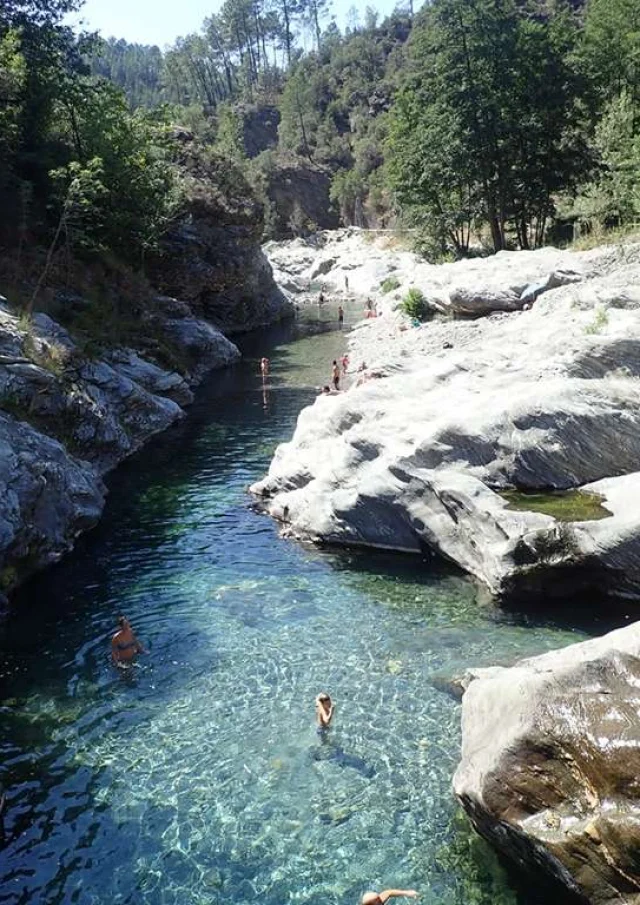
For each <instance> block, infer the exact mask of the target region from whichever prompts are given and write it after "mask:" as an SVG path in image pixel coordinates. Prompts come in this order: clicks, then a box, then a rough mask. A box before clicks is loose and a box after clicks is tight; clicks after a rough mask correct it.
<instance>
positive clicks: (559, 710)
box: [453, 623, 640, 905]
mask: <svg viewBox="0 0 640 905" xmlns="http://www.w3.org/2000/svg"><path fill="white" fill-rule="evenodd" d="M467 681H468V685H467V687H466V691H465V693H464V697H463V701H462V735H463V741H462V759H461V762H460V765H459V767H458V769H457V771H456V774H455V777H454V780H453V787H454V791H455V794H456V796H457V797H458V799H459V801H460V803H461V804H462V806H463V808H464V809H465V811H466V812H467V814H468V815H469V817H470V818H471V820H472V822H473V824H474V826H475V828H476V829H477V830H478V832H480V833H481V834H482V835H483V836H484V837H485V838H486V839H487V840H489V842H490V843H491V844H492V845H494V846H495V847H496V848H497V849H498V850H499V851H500V852H502V853H503V854H504V855H506V856H507V857H509V858H510V859H511V860H512V861H514V862H515V863H516V864H517V865H518V866H519V867H520V868H524V869H527V870H529V871H530V872H532V873H533V874H534V875H539V874H540V872H543V873H545V874H546V875H547V876H548V877H549V878H550V879H552V880H553V881H555V882H556V883H557V884H558V885H559V886H561V887H564V888H565V890H569V891H571V892H572V893H576V894H578V895H579V896H580V897H581V898H582V899H583V900H586V901H588V902H591V903H593V905H609V903H611V905H614V903H615V905H619V903H625V905H637V902H638V901H639V900H640V860H639V859H638V850H639V849H640V747H639V746H638V736H639V730H640V726H639V718H638V713H639V712H640V691H639V689H640V623H636V624H635V625H632V626H630V627H629V628H625V629H620V630H618V631H615V632H611V633H610V634H608V635H605V636H604V637H602V638H598V639H596V640H593V641H586V642H584V643H582V644H575V645H571V646H570V647H568V648H565V649H564V650H558V651H552V652H551V653H548V654H544V655H543V656H540V657H534V658H532V659H527V660H523V661H521V662H520V663H518V664H516V665H515V666H513V667H511V668H493V669H477V670H474V672H473V674H472V675H471V676H470V677H469V678H468V680H467ZM465 684H466V683H465Z"/></svg>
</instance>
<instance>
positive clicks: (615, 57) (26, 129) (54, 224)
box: [0, 0, 640, 267]
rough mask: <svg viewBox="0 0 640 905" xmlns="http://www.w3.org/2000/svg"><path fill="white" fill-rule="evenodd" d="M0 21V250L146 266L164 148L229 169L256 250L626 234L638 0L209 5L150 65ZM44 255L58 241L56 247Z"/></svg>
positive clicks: (24, 15) (466, 244) (637, 77)
mask: <svg viewBox="0 0 640 905" xmlns="http://www.w3.org/2000/svg"><path fill="white" fill-rule="evenodd" d="M78 5H80V0H10V2H5V3H4V5H3V7H2V10H1V11H0V166H1V175H0V195H1V197H0V202H2V203H3V209H4V210H6V211H8V212H9V216H8V217H5V218H3V222H2V224H1V226H0V229H1V230H2V241H3V243H4V244H5V245H6V244H14V245H17V246H18V247H23V246H24V245H25V243H27V242H28V240H31V239H32V238H34V237H36V238H37V239H38V240H39V241H45V242H49V241H52V240H54V239H56V242H57V243H60V242H61V241H62V240H64V242H66V243H67V244H68V245H69V247H71V248H72V249H73V250H74V251H81V252H83V253H90V252H92V251H96V250H100V251H103V250H105V249H106V250H108V251H109V252H111V253H113V254H115V255H116V256H117V257H118V258H123V259H125V260H126V261H127V262H128V263H129V264H130V265H131V266H134V267H141V266H143V264H144V258H145V255H146V254H147V252H148V250H149V249H152V248H153V247H154V245H155V244H156V243H157V241H158V239H159V237H160V236H161V235H162V234H163V231H164V230H166V229H167V228H168V225H169V224H170V223H171V220H172V218H173V217H174V216H175V214H176V211H177V210H179V208H180V204H181V192H182V186H181V182H180V177H179V173H178V172H177V170H176V168H175V166H174V157H175V150H174V147H173V143H172V138H171V136H172V135H173V134H175V132H176V127H179V128H178V132H179V134H181V135H182V136H183V138H186V139H187V140H192V139H193V140H195V141H197V142H198V143H199V145H200V147H201V148H203V149H206V148H207V147H209V148H212V149H214V151H215V153H216V154H217V155H218V157H219V156H220V155H222V156H223V157H226V158H229V159H231V158H232V159H233V160H234V161H235V164H236V166H238V167H239V168H240V170H241V171H242V172H243V174H244V178H246V180H248V183H249V184H250V185H251V186H252V189H251V191H252V192H254V193H255V194H256V195H257V196H258V197H259V198H260V200H261V202H262V208H263V209H264V211H265V234H266V235H292V234H299V233H305V232H308V231H311V230H313V229H314V228H316V227H318V226H321V227H323V226H335V225H337V224H338V222H339V221H341V222H343V223H345V224H351V223H354V224H357V225H362V226H389V225H396V224H398V223H399V224H401V225H403V226H410V227H413V228H414V229H415V230H416V234H417V236H418V237H419V240H420V242H421V243H422V247H423V248H424V249H425V250H426V251H427V252H428V253H429V254H430V255H432V256H442V255H448V254H451V253H453V254H456V255H461V254H466V253H467V252H468V251H469V249H470V247H471V246H474V247H477V246H478V245H480V246H483V247H486V248H487V249H489V250H492V249H493V250H499V249H501V248H504V247H511V246H514V247H522V248H529V247H535V246H537V245H539V244H541V243H542V242H544V241H546V240H547V239H548V238H549V237H550V238H554V237H556V238H557V237H559V236H561V235H562V233H561V231H560V227H564V228H565V234H566V230H567V226H568V227H577V228H578V229H582V230H590V231H598V230H600V229H603V228H608V227H611V226H616V227H625V226H628V225H630V224H634V223H635V221H636V219H637V217H638V208H639V206H640V193H639V192H638V173H639V167H640V137H639V132H638V122H639V121H640V119H639V116H638V113H639V112H640V110H639V105H640V86H639V81H640V74H639V70H638V67H637V63H636V61H637V58H638V54H639V52H640V28H639V27H638V25H639V23H640V0H588V2H587V3H586V4H583V3H582V2H578V0H573V2H565V0H477V2H475V3H473V4H470V3H468V2H466V0H432V2H430V3H427V4H426V5H425V6H424V7H423V8H422V9H420V10H418V11H414V10H413V9H412V8H410V7H408V6H401V7H398V8H397V9H396V11H395V12H394V13H393V15H391V16H389V17H387V18H385V19H384V20H382V21H380V19H379V16H378V15H377V13H376V11H375V10H374V9H373V8H372V7H368V8H367V10H366V13H365V14H364V15H363V16H362V18H360V17H359V15H358V13H357V12H356V11H355V9H353V10H351V12H350V14H349V16H348V23H349V24H348V26H347V27H346V28H345V29H344V31H343V32H341V31H340V30H339V29H338V28H337V26H336V24H335V22H334V21H333V20H332V19H331V9H330V7H329V0H225V3H224V4H223V6H222V7H221V8H220V10H219V12H218V13H216V14H214V15H211V16H210V17H209V18H207V19H205V21H204V22H203V26H202V29H201V31H200V32H198V33H197V34H192V35H187V36H185V37H182V38H179V39H177V40H176V42H175V44H174V45H173V46H171V47H168V48H164V49H159V48H157V47H146V46H142V45H131V44H128V43H127V42H125V41H123V40H117V39H115V38H109V39H107V40H105V39H102V38H98V37H96V36H92V37H88V36H77V35H74V34H73V33H72V32H71V31H70V30H69V29H68V28H67V27H65V26H64V25H63V24H62V23H63V21H64V20H63V16H64V14H65V13H66V12H68V11H69V10H70V9H73V8H76V7H77V6H78ZM56 237H57V238H56Z"/></svg>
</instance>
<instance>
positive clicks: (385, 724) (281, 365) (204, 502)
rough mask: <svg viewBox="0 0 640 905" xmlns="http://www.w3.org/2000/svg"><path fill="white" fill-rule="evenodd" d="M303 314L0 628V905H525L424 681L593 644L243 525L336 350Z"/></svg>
mask: <svg viewBox="0 0 640 905" xmlns="http://www.w3.org/2000/svg"><path fill="white" fill-rule="evenodd" d="M350 315H351V316H352V317H353V316H355V312H350V311H347V318H349V316H350ZM318 317H319V316H318V313H317V312H316V311H313V312H311V313H309V314H307V315H302V316H301V318H300V320H299V321H298V322H297V323H296V324H292V325H288V326H285V327H281V328H276V329H274V330H272V331H271V332H269V333H266V334H264V335H263V337H262V339H261V340H258V339H256V338H255V337H249V338H247V339H245V340H244V351H245V356H246V357H245V359H244V361H243V363H242V364H240V365H238V366H236V367H235V368H233V369H231V370H229V371H228V372H226V373H223V374H215V375H213V376H212V378H211V379H210V381H209V382H208V384H207V385H205V386H203V387H202V388H201V390H200V391H199V394H198V398H197V400H196V402H195V404H194V405H193V407H192V408H191V409H190V411H189V417H188V419H187V420H186V421H185V422H183V423H182V424H181V425H179V426H177V427H175V428H174V429H172V430H171V431H169V432H167V433H166V434H164V435H163V436H162V437H160V438H158V439H157V440H156V441H155V442H154V443H152V444H150V445H149V446H148V447H147V448H146V449H145V450H144V451H143V452H142V453H140V454H139V455H138V456H136V457H135V458H134V459H133V460H131V461H130V462H128V463H127V464H125V465H124V466H123V467H122V468H121V469H119V471H118V472H117V473H116V474H115V475H114V476H113V477H112V479H111V494H110V499H109V503H108V506H107V510H106V513H105V517H104V519H103V521H102V522H101V524H100V525H99V527H98V528H97V529H96V530H95V531H93V532H92V533H91V534H90V535H88V536H87V537H85V538H83V539H82V540H81V541H80V542H79V544H78V546H77V549H76V551H75V552H74V553H73V554H71V555H70V556H69V557H68V558H67V559H66V560H65V561H64V562H63V563H61V564H60V565H58V566H57V567H56V568H54V569H52V570H50V571H49V572H47V573H46V574H43V575H41V576H39V577H38V578H36V579H35V580H34V581H32V582H31V583H30V584H29V585H28V586H27V587H26V588H25V589H24V590H23V591H22V592H21V593H20V594H19V595H18V597H17V598H16V600H15V606H14V608H13V609H12V612H11V614H10V616H9V618H8V619H7V620H6V622H5V623H4V624H3V625H2V626H1V627H0V648H1V650H2V654H3V662H2V669H1V672H2V681H3V685H2V698H1V700H0V705H1V706H0V732H1V737H0V744H1V746H2V748H1V752H2V761H1V764H0V780H1V781H2V783H3V784H4V786H5V788H6V791H7V813H6V818H5V840H4V842H5V845H4V849H3V850H2V852H1V856H0V865H1V866H0V903H11V905H18V903H19V905H25V903H34V905H36V903H37V905H57V903H60V905H62V903H64V905H66V903H81V905H85V903H86V905H89V903H105V905H106V903H109V905H124V903H131V905H133V903H136V905H204V903H216V902H220V903H222V902H225V903H238V905H239V903H255V902H258V901H259V902H261V903H264V905H283V903H285V902H293V903H295V902H304V903H317V905H320V903H322V905H326V903H336V905H337V903H340V905H342V903H344V905H356V903H357V902H358V900H359V897H360V895H361V894H362V892H363V891H364V890H365V889H377V888H379V887H389V886H391V887H393V886H405V887H406V886H413V887H416V888H417V889H419V890H420V891H421V894H422V899H421V901H422V902H423V903H428V905H431V903H433V905H435V903H438V905H445V903H446V905H453V903H460V905H463V903H464V905H469V903H474V905H484V903H486V905H506V903H525V902H533V901H535V897H534V898H531V897H530V896H529V895H528V894H527V893H526V892H523V891H521V890H520V889H518V888H517V885H514V882H515V881H514V880H513V878H510V877H508V876H507V875H506V874H505V873H504V872H503V871H502V869H501V868H500V867H499V866H498V865H497V864H496V862H495V861H494V859H493V857H492V856H491V854H490V852H489V849H488V848H487V847H486V846H485V845H484V843H483V842H481V841H480V840H478V839H476V838H475V837H474V836H473V835H472V834H471V833H470V831H469V829H468V826H467V824H466V822H465V821H464V820H463V819H461V818H460V816H459V814H458V811H457V808H456V805H455V802H454V801H453V798H452V795H451V791H450V784H451V776H452V773H453V770H454V769H455V765H456V761H457V757H458V752H459V744H460V729H459V717H460V711H459V705H458V704H457V703H456V702H455V701H453V700H452V699H451V698H450V697H448V696H447V695H446V694H444V693H442V692H441V691H438V690H437V687H436V686H437V684H438V683H437V682H435V683H434V679H439V678H446V677H448V676H451V675H454V674H456V673H459V672H460V671H461V670H462V669H463V668H464V666H465V665H467V664H485V663H486V664H488V663H498V662H509V661H511V660H513V659H514V658H516V657H518V656H521V655H527V654H532V653H537V652H541V651H543V650H547V649H549V648H552V647H557V646H560V645H563V644H566V643H569V642H571V641H575V640H578V639H580V638H582V637H584V631H585V629H584V627H580V628H577V627H575V626H572V625H570V624H568V625H564V626H559V625H554V623H553V622H552V621H550V620H549V619H548V618H545V619H542V618H541V619H540V620H539V621H538V622H537V623H536V621H535V620H523V619H515V618H513V617H507V616H506V615H503V614H501V613H500V612H499V611H496V610H494V609H492V608H490V607H487V606H482V605H479V604H478V603H477V602H476V589H475V587H474V585H473V584H472V583H471V582H470V581H468V580H466V579H465V578H464V577H463V576H461V575H459V574H457V573H455V572H452V571H450V570H448V569H446V568H444V567H427V566H426V565H425V564H424V563H421V562H419V561H418V560H414V559H411V558H409V557H401V556H393V555H382V554H380V555H375V554H353V553H348V552H326V551H318V550H315V549H310V548H308V547H302V546H299V545H297V544H295V543H293V542H291V541H286V540H283V539H282V538H280V537H279V535H278V530H277V526H276V525H274V524H273V523H272V522H271V520H269V519H268V518H267V517H265V516H264V515H261V514H259V513H258V512H256V511H254V509H252V507H251V500H250V499H249V497H248V495H247V493H246V488H247V485H248V484H249V483H250V482H251V481H253V480H255V479H257V478H258V477H259V476H261V475H262V474H263V473H264V472H265V471H266V469H267V468H268V464H269V460H270V457H271V454H272V452H273V449H274V448H275V446H276V444H277V443H278V442H280V441H282V440H285V439H287V438H288V437H290V436H291V433H292V431H293V428H294V425H295V420H296V417H297V414H298V412H299V411H300V409H301V408H302V406H304V405H306V404H308V403H309V402H310V401H311V400H312V399H313V397H314V395H315V392H316V390H315V386H316V385H318V384H321V383H325V382H327V380H328V374H329V370H330V363H331V360H332V359H333V358H334V357H336V355H338V354H339V353H340V352H341V351H342V350H343V349H344V339H343V336H341V334H340V333H339V332H338V331H336V330H334V329H333V324H334V320H335V311H334V310H332V309H330V308H329V307H327V308H326V309H324V310H323V312H322V318H324V321H320V320H318ZM329 328H331V329H329ZM262 354H267V355H269V357H270V358H271V361H272V377H271V379H270V380H269V384H268V387H267V388H266V389H265V390H264V391H263V389H262V386H261V383H260V379H259V377H258V376H257V360H258V358H259V356H260V355H262ZM120 612H124V613H126V614H127V616H128V617H129V619H130V621H131V622H132V624H133V626H134V628H135V629H136V631H137V633H138V635H139V637H140V638H141V639H142V640H143V641H144V643H145V644H146V646H147V647H148V654H147V655H146V656H143V657H141V658H140V661H139V665H138V666H137V667H136V669H135V670H133V671H132V673H131V674H130V675H127V676H123V675H121V674H120V673H118V672H117V671H116V670H115V669H114V668H113V667H112V666H111V664H110V662H109V658H108V649H109V639H110V636H111V634H112V633H113V631H114V630H115V621H116V617H117V615H118V614H119V613H120ZM321 689H326V690H327V691H329V692H330V693H331V695H332V696H333V697H334V698H335V700H336V702H337V710H336V717H335V726H334V727H332V729H331V731H330V733H329V735H328V736H327V737H326V738H324V739H323V738H321V737H319V736H318V735H317V734H316V732H315V728H314V722H313V721H314V713H313V701H314V697H315V695H316V694H317V692H318V691H320V690H321Z"/></svg>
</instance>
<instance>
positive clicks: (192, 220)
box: [148, 140, 293, 334]
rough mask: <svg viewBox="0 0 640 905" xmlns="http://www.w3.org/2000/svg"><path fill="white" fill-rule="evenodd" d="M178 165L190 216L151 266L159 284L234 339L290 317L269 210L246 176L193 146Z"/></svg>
mask: <svg viewBox="0 0 640 905" xmlns="http://www.w3.org/2000/svg"><path fill="white" fill-rule="evenodd" d="M178 163H179V166H180V170H181V173H182V181H183V187H184V189H185V196H186V199H185V205H184V211H183V214H182V216H181V217H180V218H179V219H178V220H177V222H176V223H175V224H174V225H173V227H172V228H171V229H170V230H169V232H168V233H167V235H166V236H165V238H164V239H163V242H162V244H161V247H160V249H159V251H158V252H157V253H156V254H155V255H153V256H152V257H151V258H150V260H149V262H148V270H149V277H150V279H151V281H152V283H153V284H154V285H155V286H157V287H158V289H159V290H160V291H161V292H163V293H165V294H166V295H169V296H174V297H175V298H179V299H181V300H183V301H185V302H187V303H188V304H189V305H190V307H191V309H192V311H193V312H194V314H195V315H196V316H198V317H202V318H204V319H205V320H207V321H209V322H210V323H212V324H214V325H215V326H217V327H219V328H220V329H221V330H223V331H224V332H225V333H227V334H229V333H235V332H241V331H246V330H253V329H255V328H256V327H262V326H264V325H266V324H272V323H274V322H275V321H277V320H280V319H282V318H286V317H290V316H291V315H292V314H293V308H292V306H291V304H290V302H289V301H288V300H287V298H286V297H285V296H284V295H283V293H282V292H281V290H280V289H279V288H278V286H277V285H276V284H275V282H274V280H273V277H272V274H271V267H270V265H269V262H268V261H267V259H266V258H265V256H264V254H263V253H262V250H261V248H260V240H261V237H262V221H263V210H262V207H261V205H260V203H259V202H258V201H257V200H256V198H255V196H254V193H253V191H252V189H251V187H250V186H249V185H248V183H247V182H246V180H245V179H244V177H243V175H242V173H241V172H240V170H239V169H238V168H236V167H235V166H234V164H233V162H232V161H231V160H229V159H228V158H224V157H219V156H217V155H216V154H215V153H213V152H211V151H208V150H205V149H202V148H200V147H198V146H197V144H196V143H195V142H193V141H191V140H186V141H183V146H182V148H181V151H180V154H179V160H178Z"/></svg>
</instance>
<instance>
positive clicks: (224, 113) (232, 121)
mask: <svg viewBox="0 0 640 905" xmlns="http://www.w3.org/2000/svg"><path fill="white" fill-rule="evenodd" d="M216 147H217V149H218V151H219V152H220V153H222V154H228V155H229V156H230V157H235V158H242V157H244V142H243V138H242V121H241V120H240V117H239V116H238V115H237V114H236V113H235V111H234V110H233V109H232V108H231V106H230V105H229V104H223V105H222V106H221V107H220V108H219V109H218V130H217V135H216Z"/></svg>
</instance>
